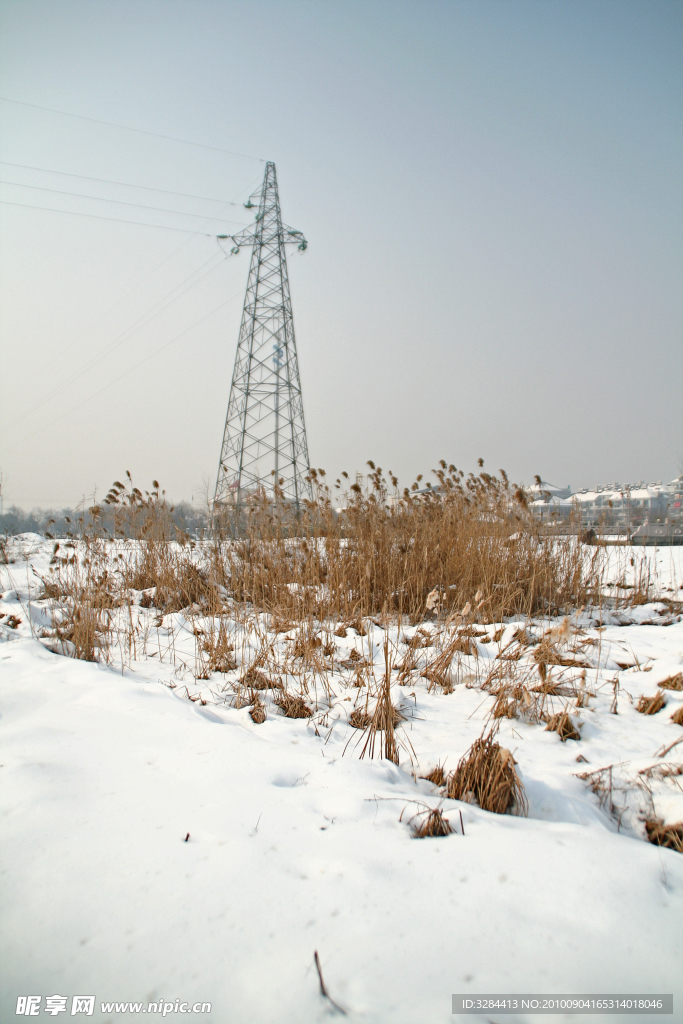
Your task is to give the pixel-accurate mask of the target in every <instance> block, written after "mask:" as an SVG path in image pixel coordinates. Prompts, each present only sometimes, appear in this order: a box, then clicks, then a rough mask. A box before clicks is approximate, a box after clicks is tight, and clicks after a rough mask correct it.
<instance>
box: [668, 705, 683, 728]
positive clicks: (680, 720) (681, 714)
mask: <svg viewBox="0 0 683 1024" xmlns="http://www.w3.org/2000/svg"><path fill="white" fill-rule="evenodd" d="M671 721H672V722H673V723H674V725H683V704H681V706H680V707H679V708H678V709H677V710H676V711H674V713H673V715H672V716H671Z"/></svg>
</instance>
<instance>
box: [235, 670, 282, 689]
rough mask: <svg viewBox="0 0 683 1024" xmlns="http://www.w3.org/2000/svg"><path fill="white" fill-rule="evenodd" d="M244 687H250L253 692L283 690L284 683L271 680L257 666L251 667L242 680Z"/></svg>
mask: <svg viewBox="0 0 683 1024" xmlns="http://www.w3.org/2000/svg"><path fill="white" fill-rule="evenodd" d="M240 684H241V685H242V686H248V687H250V688H251V689H252V690H281V689H282V683H280V682H279V681H278V680H276V679H271V678H270V676H267V675H266V674H265V672H262V671H261V670H260V669H259V668H257V667H256V666H255V665H250V666H249V668H248V669H247V671H246V672H245V673H244V675H243V676H242V678H241V679H240Z"/></svg>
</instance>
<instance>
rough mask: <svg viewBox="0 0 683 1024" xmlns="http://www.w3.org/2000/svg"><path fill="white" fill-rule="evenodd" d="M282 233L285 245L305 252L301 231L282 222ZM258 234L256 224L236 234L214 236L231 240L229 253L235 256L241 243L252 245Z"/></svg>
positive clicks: (304, 239)
mask: <svg viewBox="0 0 683 1024" xmlns="http://www.w3.org/2000/svg"><path fill="white" fill-rule="evenodd" d="M282 233H283V236H284V243H285V245H296V246H297V248H298V249H299V250H300V251H301V252H305V251H306V249H307V248H308V241H307V240H306V238H305V237H304V233H303V231H297V230H296V229H295V228H290V227H287V225H286V224H283V225H282ZM258 236H259V225H258V224H256V225H255V226H253V227H248V228H244V230H243V231H238V232H237V234H236V235H216V238H217V239H218V240H219V242H220V241H223V240H227V241H229V242H232V247H231V249H230V255H231V256H236V255H237V253H238V252H239V251H240V249H241V248H242V246H243V245H253V244H254V242H256V241H257V239H258Z"/></svg>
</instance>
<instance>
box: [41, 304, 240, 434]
mask: <svg viewBox="0 0 683 1024" xmlns="http://www.w3.org/2000/svg"><path fill="white" fill-rule="evenodd" d="M232 299H233V296H232V295H231V296H230V298H228V299H226V300H225V301H224V302H221V304H220V305H219V306H215V307H214V309H212V310H210V311H209V312H208V313H205V314H204V316H202V317H200V318H199V320H195V322H194V323H193V324H190V326H189V327H186V328H185V330H183V331H181V332H180V333H179V334H176V335H175V337H173V338H169V340H168V341H165V342H164V344H163V345H160V346H159V347H158V348H156V349H155V350H154V351H153V352H150V353H149V355H147V356H145V357H144V359H141V360H140V361H139V362H138V363H135V365H134V366H130V367H129V368H128V369H127V370H124V372H123V373H122V374H120V375H119V376H118V377H115V378H114V380H110V381H108V382H107V383H106V384H105V385H104V387H101V388H100V389H99V391H93V393H92V394H90V395H88V397H87V398H85V399H83V401H82V402H80V403H79V404H78V405H72V406H70V408H68V409H66V410H65V412H62V413H60V414H59V415H58V416H55V417H54V418H53V419H51V420H49V421H48V422H47V423H44V424H43V425H42V427H38V429H37V430H34V432H33V433H32V434H29V435H28V437H27V438H25V440H26V441H31V440H33V438H34V437H36V436H37V435H38V434H42V432H43V431H44V430H47V428H48V427H51V426H52V424H53V423H57V422H58V421H59V420H62V419H64V417H65V416H68V415H70V413H72V412H77V411H78V410H79V409H82V408H83V406H84V405H87V404H88V402H91V401H92V400H93V398H97V397H98V395H101V394H102V392H103V391H106V390H107V388H110V387H112V385H114V384H118V383H119V381H121V380H123V378H124V377H127V376H128V374H129V373H132V372H133V371H134V370H137V369H138V368H139V367H140V366H142V365H143V363H147V362H149V360H150V359H153V358H154V356H157V355H159V353H160V352H163V351H164V349H166V348H168V346H169V345H172V344H173V342H174V341H178V339H179V338H182V337H183V336H184V335H185V334H187V333H188V332H189V331H191V330H193V329H194V328H195V327H198V326H199V324H201V323H203V322H204V320H207V319H208V318H209V317H210V316H213V314H214V313H217V312H218V310H219V309H223V307H224V306H227V305H228V303H229V302H231V301H232Z"/></svg>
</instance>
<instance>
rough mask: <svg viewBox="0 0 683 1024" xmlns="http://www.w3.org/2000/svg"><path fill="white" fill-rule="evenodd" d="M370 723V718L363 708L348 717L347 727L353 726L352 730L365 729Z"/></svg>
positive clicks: (357, 709)
mask: <svg viewBox="0 0 683 1024" xmlns="http://www.w3.org/2000/svg"><path fill="white" fill-rule="evenodd" d="M371 721H372V718H371V717H370V715H369V714H368V712H367V711H366V709H365V708H356V709H355V710H354V711H352V712H351V714H350V715H349V725H351V726H353V728H354V729H367V727H368V726H369V725H370V723H371Z"/></svg>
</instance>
